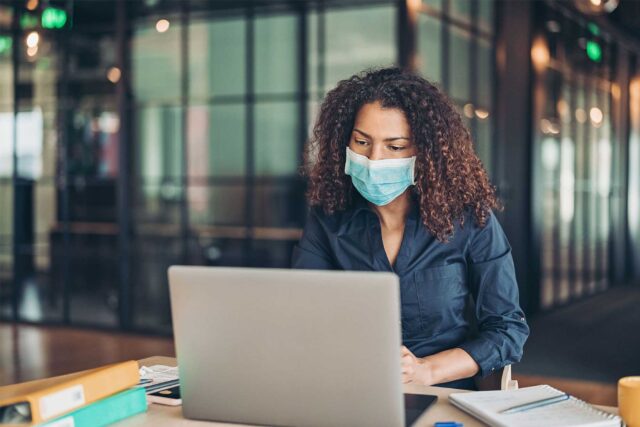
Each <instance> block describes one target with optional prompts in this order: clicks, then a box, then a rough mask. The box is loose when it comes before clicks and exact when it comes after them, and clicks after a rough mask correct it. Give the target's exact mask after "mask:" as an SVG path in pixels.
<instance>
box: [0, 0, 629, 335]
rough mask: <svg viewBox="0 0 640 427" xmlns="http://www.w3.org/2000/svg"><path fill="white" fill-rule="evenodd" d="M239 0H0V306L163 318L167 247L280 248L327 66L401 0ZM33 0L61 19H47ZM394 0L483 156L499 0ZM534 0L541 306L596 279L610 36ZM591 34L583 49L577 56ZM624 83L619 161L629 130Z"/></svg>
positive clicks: (609, 183)
mask: <svg viewBox="0 0 640 427" xmlns="http://www.w3.org/2000/svg"><path fill="white" fill-rule="evenodd" d="M29 5H31V6H29ZM33 5H35V6H33ZM27 6H29V7H32V6H33V7H32V10H30V9H29V8H28V7H27ZM69 6H70V7H72V9H70V10H67V9H65V8H66V7H69ZM241 6H242V7H240V5H239V4H238V3H235V2H211V1H207V0H189V1H184V2H165V1H162V0H135V1H125V2H66V1H57V0H49V1H48V2H37V1H35V2H26V3H24V4H22V3H21V2H7V1H3V0H0V124H1V126H0V205H1V206H2V207H3V208H4V209H3V211H2V215H0V316H1V317H2V318H5V319H6V318H10V317H12V316H13V314H14V312H13V311H12V304H13V303H14V301H15V304H16V307H17V310H16V311H15V314H17V316H18V317H19V318H20V319H21V320H24V321H32V322H44V323H63V324H74V325H76V324H81V325H91V326H99V327H107V328H116V327H119V328H122V329H133V330H140V331H154V332H160V333H168V332H170V330H171V324H170V310H169V295H168V283H167V275H166V269H167V267H168V266H170V265H172V264H197V265H227V266H263V267H288V266H289V262H290V256H291V250H292V247H293V245H294V244H295V242H296V241H297V240H298V239H299V237H300V235H301V232H302V227H303V226H304V221H305V216H306V206H305V200H304V190H305V184H304V180H303V179H302V178H301V177H300V174H299V167H300V165H301V163H302V152H303V149H304V144H305V142H306V140H307V138H308V135H309V132H310V129H311V126H312V125H313V122H314V119H315V116H316V114H317V110H318V107H319V104H320V102H321V101H322V99H323V97H324V95H325V93H326V91H327V90H329V89H331V88H333V87H334V86H335V85H336V83H337V82H338V81H339V80H341V79H345V78H348V77H349V76H351V75H352V74H353V73H355V72H358V71H361V70H363V69H365V68H368V67H374V66H384V65H392V64H395V63H396V62H397V61H398V59H399V58H398V57H399V52H400V51H402V49H399V47H400V46H399V39H400V38H401V37H398V36H399V34H398V33H400V32H401V31H400V30H402V31H405V30H407V29H404V28H402V27H400V28H399V25H401V24H399V16H402V14H401V13H400V12H402V11H403V9H402V10H401V7H404V5H403V4H399V3H398V2H396V1H392V0H388V1H386V0H370V1H362V0H352V1H329V0H327V1H305V2H290V1H274V2H255V4H253V5H252V2H242V3H241ZM49 7H51V8H55V9H56V10H58V12H55V14H54V15H55V16H57V17H59V19H58V20H57V21H56V22H47V23H46V25H45V24H44V23H43V22H44V21H42V14H43V12H44V9H45V8H49ZM407 7H415V8H416V10H415V13H416V17H417V20H416V22H415V25H416V27H415V28H414V30H415V36H416V40H415V41H416V46H415V52H410V54H411V55H415V57H416V59H417V61H415V64H417V67H418V71H420V72H422V73H423V74H424V75H425V76H426V77H427V78H429V79H431V80H433V81H434V82H436V83H437V84H439V85H440V86H441V87H442V88H443V90H444V91H445V92H447V93H448V94H449V95H450V96H451V97H452V98H453V99H454V102H455V103H456V105H457V106H458V107H459V109H460V111H461V114H462V116H463V117H464V119H465V120H466V122H467V124H468V125H469V127H470V129H471V131H472V134H473V139H474V143H475V145H476V150H477V152H478V153H479V155H480V158H481V159H482V161H483V162H484V164H485V167H486V168H487V170H488V171H489V172H490V173H491V172H492V171H493V167H494V162H493V161H492V159H493V158H494V156H495V150H496V147H495V145H494V144H492V141H493V134H494V127H495V126H494V124H495V120H496V111H495V99H494V96H495V95H494V92H495V90H494V87H495V81H494V80H495V79H494V62H495V61H494V57H495V51H494V46H495V42H496V37H497V36H496V34H497V32H496V31H495V24H494V15H495V7H496V5H495V4H494V2H493V1H492V0H483V1H472V0H424V1H422V2H408V3H407ZM119 8H121V9H119ZM541 10H543V11H545V12H543V13H546V14H549V15H548V16H547V15H544V17H543V18H540V19H541V20H542V22H546V21H549V20H556V21H557V23H556V25H554V24H550V25H548V24H543V27H544V28H545V29H544V31H543V32H542V33H541V34H540V38H539V41H536V43H534V46H533V51H532V54H533V56H534V59H535V58H536V55H541V56H540V57H541V58H542V61H541V62H540V61H538V62H540V64H537V65H536V67H537V68H536V79H535V85H534V117H533V120H534V122H533V123H534V126H533V128H534V153H533V154H534V157H533V159H532V162H533V163H532V168H533V169H534V170H535V171H536V172H535V173H536V174H537V175H536V176H537V177H538V179H536V181H535V182H534V186H537V187H535V188H536V190H535V191H534V195H536V194H541V196H540V197H538V196H535V197H538V198H535V199H534V200H533V202H534V203H533V205H534V207H533V209H539V210H540V211H541V212H543V221H542V227H541V233H542V235H543V236H544V238H543V244H542V247H541V256H542V258H543V260H544V262H543V268H542V270H543V271H542V274H543V283H544V289H543V292H542V294H543V296H542V298H543V306H544V307H551V306H554V305H556V304H560V303H563V302H566V301H570V300H571V299H572V298H577V297H579V296H581V295H587V294H590V293H593V292H596V291H598V290H601V289H604V288H606V287H607V286H608V282H607V277H608V272H609V270H610V267H609V260H608V244H609V241H610V240H609V239H610V238H609V235H610V222H611V206H612V203H613V204H615V203H621V199H620V191H618V189H617V188H616V185H618V184H616V183H619V182H621V180H620V179H615V180H614V179H612V177H613V175H612V174H616V173H621V172H620V171H618V170H616V169H615V168H613V166H612V165H613V163H612V159H614V158H617V157H618V152H617V151H616V150H618V149H619V148H618V147H617V146H616V143H615V142H614V140H613V139H612V137H611V135H612V134H613V133H615V132H614V131H615V129H612V127H613V126H612V123H613V122H612V120H611V111H612V108H611V104H612V99H611V93H612V91H613V89H612V88H613V85H612V75H613V73H614V71H615V70H614V69H613V67H612V64H613V63H615V61H614V58H615V57H616V51H615V48H614V46H615V43H613V42H612V41H611V40H610V37H609V36H608V35H606V34H604V33H603V32H602V31H600V30H599V29H598V28H597V27H589V26H587V25H586V23H578V22H577V21H573V20H571V19H569V18H567V17H565V16H564V15H562V16H561V17H557V16H556V15H553V10H552V9H547V8H545V7H541ZM62 12H66V15H65V14H63V13H62ZM62 16H64V17H65V18H64V20H62V19H61V18H60V17H62ZM536 19H538V18H536ZM14 23H16V25H15V28H14V29H12V25H13V24H14ZM54 24H55V25H54ZM56 25H57V26H56ZM402 25H411V24H410V23H403V24H402ZM558 28H560V29H561V30H559V29H558ZM590 42H591V43H594V42H595V43H597V44H598V46H599V47H600V50H599V51H600V55H601V58H600V59H599V60H597V61H596V60H591V59H588V58H587V59H585V52H586V51H587V48H586V46H587V45H588V44H589V43H590ZM538 44H539V46H541V48H540V49H539V48H538ZM589 46H592V47H590V48H589V51H591V52H592V53H594V52H596V51H597V49H596V48H594V47H593V45H592V44H589ZM594 49H595V50H594ZM14 52H15V53H16V55H14V54H13V53H14ZM545 58H546V59H545ZM534 62H535V61H534ZM534 65H535V64H534ZM14 71H17V76H18V78H17V79H16V80H15V81H14V77H13V76H14ZM634 75H635V76H637V70H636V74H634ZM637 80H638V79H637V77H634V80H633V81H632V85H631V100H630V108H631V114H632V116H633V118H632V123H631V124H632V126H631V127H632V129H631V134H632V143H631V145H630V148H629V150H630V160H629V161H630V162H631V161H632V160H631V158H634V157H633V156H636V157H638V152H639V150H638V149H637V147H636V146H638V145H640V143H638V144H635V145H634V142H633V141H636V140H637V139H638V138H637V135H638V134H639V132H637V131H636V130H637V129H638V126H637V124H638V122H639V121H638V120H636V119H635V118H637V117H638V114H637V111H636V110H637V109H635V105H637V104H638V103H637V102H636V104H633V102H634V100H637V98H638V96H636V95H637V93H638V91H637V90H635V89H636V88H637V86H638V85H637V84H635V83H636V81H637ZM634 85H635V86H634ZM14 93H15V95H16V96H15V97H14ZM14 98H15V99H14ZM633 120H635V121H633ZM13 129H15V138H14V136H13ZM527 132H529V130H527ZM634 138H635V139H634ZM14 141H15V150H14ZM634 147H635V148H634ZM634 150H635V151H634ZM14 154H15V155H14ZM630 165H631V164H630ZM14 166H15V167H14ZM634 170H635V169H634V168H632V167H631V166H630V171H631V172H630V173H631V174H633V173H635V172H634ZM634 176H635V175H634ZM632 185H634V184H630V187H629V204H628V208H629V211H628V215H629V217H630V218H636V217H637V216H638V215H636V211H640V209H636V207H637V205H638V203H636V202H635V201H634V200H636V201H637V199H638V198H636V199H633V197H634V196H633V194H636V193H637V191H636V192H635V193H634V191H635V190H634V189H637V188H636V187H633V186H632ZM632 193H633V194H632ZM616 197H617V198H616ZM7 206H9V207H11V209H9V208H5V207H7ZM634 209H635V210H634ZM14 212H17V215H15V216H14V215H13V213H14ZM634 215H635V216H634ZM636 235H637V233H636ZM14 289H16V290H17V291H16V292H14ZM14 296H15V297H16V298H15V299H14V298H13V297H14Z"/></svg>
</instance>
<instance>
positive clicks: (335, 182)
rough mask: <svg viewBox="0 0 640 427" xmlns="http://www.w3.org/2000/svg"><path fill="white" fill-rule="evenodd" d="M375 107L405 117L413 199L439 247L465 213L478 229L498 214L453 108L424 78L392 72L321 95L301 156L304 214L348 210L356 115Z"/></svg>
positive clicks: (367, 75) (371, 72)
mask: <svg viewBox="0 0 640 427" xmlns="http://www.w3.org/2000/svg"><path fill="white" fill-rule="evenodd" d="M375 101H378V102H380V104H381V105H382V107H383V108H397V109H400V110H402V111H403V112H404V114H405V116H406V119H407V122H408V123H409V126H410V128H411V137H412V139H413V142H414V144H415V145H416V149H417V155H416V157H417V158H416V168H415V170H416V185H415V187H414V188H413V192H414V194H415V196H416V200H417V202H418V204H419V208H420V216H421V218H422V222H423V224H424V226H425V227H426V228H427V229H428V230H429V231H430V232H431V233H432V234H433V235H435V236H436V237H437V239H438V240H440V241H443V242H444V241H447V240H448V239H449V237H450V236H451V235H452V234H453V231H454V222H455V221H456V220H459V221H460V226H463V225H464V213H465V211H467V212H470V213H471V214H472V215H473V216H474V217H475V220H476V223H477V224H478V225H479V226H480V227H484V225H485V224H486V220H487V218H488V216H489V215H490V212H491V210H492V209H496V210H501V209H502V204H501V203H500V201H499V200H498V198H497V196H496V191H495V187H494V186H492V185H491V183H490V182H489V178H488V176H487V173H486V171H485V170H484V168H483V166H482V162H481V161H480V159H479V158H478V156H477V155H476V154H475V152H474V150H473V144H472V141H471V135H470V133H469V130H468V129H467V128H466V126H465V125H464V123H463V121H462V118H461V117H460V114H459V113H458V111H457V110H456V108H455V107H454V104H453V102H452V101H451V100H450V99H449V98H448V97H447V96H446V95H445V94H444V93H443V92H441V91H440V90H439V89H438V88H437V87H436V86H435V85H434V84H432V83H430V82H429V81H427V80H426V79H424V78H423V77H421V76H419V75H417V74H414V73H412V72H409V71H406V70H402V69H400V68H397V67H390V68H381V69H368V70H365V71H363V72H361V73H358V74H356V75H354V76H352V77H350V78H348V79H346V80H342V81H340V82H339V83H338V85H337V86H336V87H335V88H334V89H332V90H331V91H329V92H328V93H327V95H326V97H325V99H324V101H323V102H322V105H321V107H320V112H319V115H318V118H317V121H316V123H315V126H314V128H313V134H312V136H311V138H310V141H309V147H308V150H307V161H306V164H307V175H308V176H309V187H308V191H307V199H308V202H309V205H310V206H317V207H321V208H322V210H323V211H324V212H325V214H327V215H331V214H333V213H335V212H337V211H343V210H346V209H348V208H349V207H350V206H351V205H352V203H353V197H354V189H353V185H352V183H351V179H350V177H349V176H347V175H346V174H345V173H344V165H345V161H346V158H345V157H346V154H345V147H346V146H347V145H348V144H349V139H350V135H351V132H352V130H353V125H354V121H355V118H356V114H357V113H358V111H359V110H360V108H361V107H362V106H363V105H365V104H368V103H373V102H375Z"/></svg>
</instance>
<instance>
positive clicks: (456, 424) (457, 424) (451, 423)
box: [433, 421, 463, 427]
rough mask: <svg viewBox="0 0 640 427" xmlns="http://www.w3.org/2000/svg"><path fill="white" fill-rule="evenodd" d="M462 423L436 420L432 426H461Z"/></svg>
mask: <svg viewBox="0 0 640 427" xmlns="http://www.w3.org/2000/svg"><path fill="white" fill-rule="evenodd" d="M462 426H463V424H462V423H459V422H456V421H438V422H437V423H435V424H434V425H433V427H462Z"/></svg>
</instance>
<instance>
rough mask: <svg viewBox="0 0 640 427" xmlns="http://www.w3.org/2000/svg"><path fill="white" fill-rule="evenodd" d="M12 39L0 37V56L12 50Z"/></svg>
mask: <svg viewBox="0 0 640 427" xmlns="http://www.w3.org/2000/svg"><path fill="white" fill-rule="evenodd" d="M12 42H13V41H12V40H11V37H9V36H0V55H3V54H5V53H7V52H9V51H10V50H11V44H12Z"/></svg>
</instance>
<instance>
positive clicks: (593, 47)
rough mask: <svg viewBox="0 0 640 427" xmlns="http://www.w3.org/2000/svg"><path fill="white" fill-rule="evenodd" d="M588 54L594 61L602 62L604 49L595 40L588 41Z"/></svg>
mask: <svg viewBox="0 0 640 427" xmlns="http://www.w3.org/2000/svg"><path fill="white" fill-rule="evenodd" d="M587 56H588V57H589V59H590V60H592V61H593V62H600V61H601V60H602V49H601V48H600V45H599V44H598V43H597V42H594V41H593V40H589V41H588V42H587Z"/></svg>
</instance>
